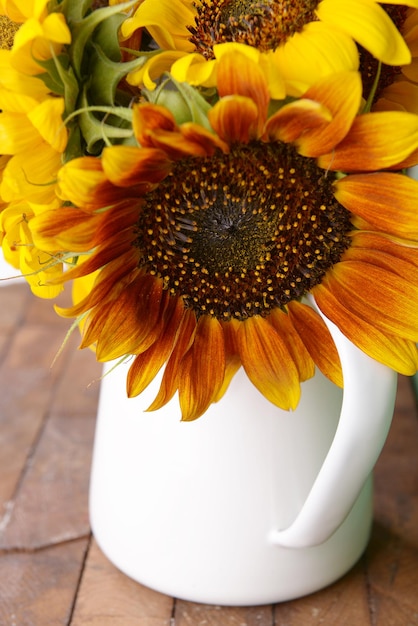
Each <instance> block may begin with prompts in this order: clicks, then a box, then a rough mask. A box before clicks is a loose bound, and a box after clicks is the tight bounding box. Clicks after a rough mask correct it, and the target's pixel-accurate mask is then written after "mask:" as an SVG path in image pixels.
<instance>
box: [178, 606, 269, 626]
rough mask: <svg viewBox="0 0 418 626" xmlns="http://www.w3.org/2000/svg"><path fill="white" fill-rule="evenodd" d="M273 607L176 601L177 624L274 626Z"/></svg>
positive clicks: (179, 625) (180, 625)
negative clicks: (221, 605)
mask: <svg viewBox="0 0 418 626" xmlns="http://www.w3.org/2000/svg"><path fill="white" fill-rule="evenodd" d="M273 619H274V618H273V607H272V606H270V605H265V606H253V607H251V606H249V607H236V606H232V607H231V606H223V607H220V606H216V605H209V604H197V603H194V602H185V601H184V600H177V601H176V610H175V614H174V624H175V626H220V625H221V624H222V626H273V624H274V622H273Z"/></svg>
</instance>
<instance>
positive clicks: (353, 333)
mask: <svg viewBox="0 0 418 626" xmlns="http://www.w3.org/2000/svg"><path fill="white" fill-rule="evenodd" d="M312 295H313V296H314V298H315V301H316V303H317V305H318V306H319V308H320V309H321V311H322V312H323V313H324V314H325V315H326V316H327V317H328V319H330V320H331V321H332V322H334V324H336V326H338V328H339V329H340V330H341V332H342V333H343V334H344V335H345V336H346V337H347V338H348V339H349V340H350V341H352V342H353V343H354V344H355V345H356V346H358V347H359V348H360V350H363V352H365V353H366V354H368V355H369V356H370V357H372V358H373V359H376V360H377V361H379V362H380V363H383V364H384V365H387V366H388V367H390V368H392V369H394V370H395V371H397V372H399V373H400V374H404V375H405V376H412V375H413V374H415V372H416V371H417V369H418V351H417V348H416V345H415V342H413V341H409V340H407V339H403V338H401V337H398V336H395V335H390V334H388V333H386V332H382V331H381V330H380V329H378V328H377V327H376V325H375V324H374V323H373V321H371V322H369V321H366V320H364V319H363V318H362V317H360V316H359V315H357V314H356V313H353V311H351V310H349V309H347V308H346V307H345V306H344V304H343V303H342V302H341V301H340V300H339V298H336V297H335V296H334V295H333V293H332V290H331V289H330V288H329V287H328V286H326V285H325V284H324V283H322V284H320V285H317V286H316V287H315V289H314V290H313V291H312Z"/></svg>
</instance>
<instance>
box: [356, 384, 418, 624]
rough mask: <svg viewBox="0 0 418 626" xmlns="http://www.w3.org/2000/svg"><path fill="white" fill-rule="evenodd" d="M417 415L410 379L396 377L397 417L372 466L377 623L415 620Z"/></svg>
mask: <svg viewBox="0 0 418 626" xmlns="http://www.w3.org/2000/svg"><path fill="white" fill-rule="evenodd" d="M417 449H418V420H417V412H416V407H415V397H414V394H413V388H412V384H411V380H410V379H408V378H404V377H400V379H399V393H398V399H397V405H396V412H395V417H394V420H393V424H392V428H391V431H390V433H389V437H388V440H387V442H386V445H385V448H384V450H383V452H382V455H381V457H380V459H379V461H378V463H377V465H376V470H375V493H376V498H375V525H374V529H373V534H372V537H371V541H370V545H369V548H368V551H367V584H368V587H369V593H370V607H371V612H372V615H373V619H374V622H373V624H377V625H378V626H395V625H396V626H397V625H398V624H402V625H404V624H405V625H408V626H412V625H417V624H418V523H417V520H418V460H417Z"/></svg>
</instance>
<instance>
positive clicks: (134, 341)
mask: <svg viewBox="0 0 418 626" xmlns="http://www.w3.org/2000/svg"><path fill="white" fill-rule="evenodd" d="M167 297H170V296H167V292H164V294H163V288H162V281H161V280H158V279H156V278H155V277H154V276H150V275H142V276H139V277H138V278H137V279H136V280H135V281H133V282H132V283H130V284H129V285H127V286H126V287H125V288H124V289H123V290H122V291H121V293H120V294H119V296H118V298H117V299H116V301H114V302H113V303H112V304H111V306H110V307H109V308H108V312H107V316H106V319H105V320H104V323H103V325H102V328H101V330H100V335H99V338H98V340H97V349H96V355H97V359H98V360H99V361H110V360H112V359H117V358H119V357H121V356H124V355H126V354H134V353H136V352H139V351H144V350H146V349H147V348H148V347H149V346H151V345H152V344H153V343H154V341H156V340H157V338H158V336H159V335H160V334H161V331H162V328H161V317H160V316H161V311H162V310H163V309H164V308H165V306H166V304H167V300H166V298H167ZM98 308H100V305H98Z"/></svg>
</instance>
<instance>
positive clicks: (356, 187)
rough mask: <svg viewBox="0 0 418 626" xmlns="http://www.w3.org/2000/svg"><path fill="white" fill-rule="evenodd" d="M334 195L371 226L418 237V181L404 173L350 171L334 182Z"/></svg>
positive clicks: (409, 237)
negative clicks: (358, 172) (352, 172)
mask: <svg viewBox="0 0 418 626" xmlns="http://www.w3.org/2000/svg"><path fill="white" fill-rule="evenodd" d="M334 195H335V197H336V198H337V200H338V202H340V203H341V204H342V205H343V206H344V207H345V208H346V209H348V210H349V211H351V212H352V213H354V214H355V215H358V216H359V217H361V218H363V219H365V220H366V221H367V222H368V223H369V224H370V225H371V226H373V227H374V228H377V229H378V230H381V231H383V232H386V233H390V234H392V235H396V236H399V237H406V238H407V239H414V240H417V239H418V210H417V206H418V181H416V180H413V179H412V178H409V176H405V175H403V174H394V173H389V172H377V173H370V174H351V175H350V176H345V177H344V178H341V179H340V180H338V181H337V182H336V183H335V191H334Z"/></svg>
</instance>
